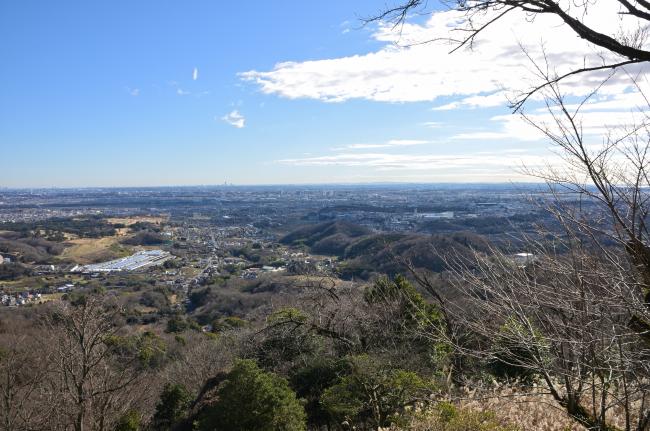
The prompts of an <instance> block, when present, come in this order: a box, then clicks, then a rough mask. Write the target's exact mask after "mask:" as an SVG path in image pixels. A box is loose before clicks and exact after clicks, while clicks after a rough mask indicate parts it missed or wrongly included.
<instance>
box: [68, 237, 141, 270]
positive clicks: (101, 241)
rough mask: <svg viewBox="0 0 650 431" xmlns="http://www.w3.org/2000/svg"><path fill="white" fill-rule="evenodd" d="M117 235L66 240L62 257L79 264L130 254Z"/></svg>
mask: <svg viewBox="0 0 650 431" xmlns="http://www.w3.org/2000/svg"><path fill="white" fill-rule="evenodd" d="M118 241H119V238H118V237H117V236H108V237H104V238H77V239H73V240H70V241H67V242H66V245H68V246H69V247H66V249H65V250H64V251H63V253H61V258H63V259H70V260H72V261H74V262H75V263H78V264H82V265H85V264H89V263H95V262H101V261H106V260H111V259H116V258H118V257H123V256H125V255H127V254H129V252H130V251H129V249H128V248H126V247H124V246H122V245H121V244H119V242H118Z"/></svg>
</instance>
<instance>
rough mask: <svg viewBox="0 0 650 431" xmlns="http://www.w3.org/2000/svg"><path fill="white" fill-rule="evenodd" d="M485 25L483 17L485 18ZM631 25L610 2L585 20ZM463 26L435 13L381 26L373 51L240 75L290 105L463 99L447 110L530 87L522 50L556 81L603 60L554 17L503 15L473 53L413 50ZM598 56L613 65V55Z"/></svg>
mask: <svg viewBox="0 0 650 431" xmlns="http://www.w3.org/2000/svg"><path fill="white" fill-rule="evenodd" d="M563 1H568V0H563ZM579 9H580V8H579V7H572V8H571V11H572V13H574V14H575V15H579V14H580V13H581V11H580V10H579ZM612 17H616V19H612ZM489 18H490V16H489V15H486V16H485V17H484V19H486V20H487V19H489ZM632 19H633V18H629V17H627V16H624V15H623V16H622V15H619V14H618V8H617V2H612V1H610V2H602V4H601V3H599V5H598V8H590V9H589V13H588V14H587V16H586V20H587V22H594V23H596V24H597V25H598V27H599V28H602V29H604V30H605V31H606V32H607V33H609V34H611V35H616V34H618V33H620V31H621V29H625V28H626V25H629V23H630V22H631V21H630V20H632ZM463 20H464V17H463V15H462V14H460V13H458V12H456V11H444V12H436V13H433V14H432V15H431V17H430V18H429V19H428V21H427V22H426V23H425V24H422V25H420V24H406V25H404V26H403V27H400V28H399V29H393V28H392V26H389V25H384V26H380V27H379V29H378V30H377V31H376V32H375V34H374V35H373V37H374V38H375V39H376V40H378V41H381V42H385V43H386V44H385V45H384V47H383V48H381V49H379V50H377V51H375V52H371V53H368V54H364V55H353V56H348V57H342V58H332V59H322V60H312V61H302V62H300V61H289V62H282V63H278V64H276V65H275V67H274V68H273V69H272V70H270V71H255V70H252V71H248V72H243V73H241V74H240V76H241V78H242V79H244V80H247V81H250V82H254V83H256V84H257V85H259V87H260V89H261V91H262V92H264V93H267V94H276V95H279V96H282V97H286V98H291V99H296V98H309V99H318V100H322V101H326V102H342V101H346V100H350V99H366V100H373V101H380V102H421V101H435V100H436V99H438V98H439V97H456V98H461V100H459V101H458V102H457V104H456V105H449V106H446V107H445V108H446V109H455V108H457V107H485V106H497V105H505V104H506V97H505V95H506V94H514V93H516V92H517V91H520V90H524V89H526V88H529V87H530V86H531V85H534V84H535V83H536V81H533V80H530V79H529V80H526V79H525V77H531V76H532V75H531V68H532V64H531V63H530V62H529V61H528V60H527V58H526V55H525V54H524V53H523V52H522V50H521V46H523V47H525V48H526V49H527V51H528V53H529V54H530V55H531V57H532V58H535V59H537V60H539V61H541V59H542V58H543V56H544V52H543V49H542V44H543V46H544V50H545V51H546V52H547V53H548V55H547V58H548V59H549V60H550V62H551V63H552V64H551V67H552V68H554V69H555V70H556V72H557V73H559V74H561V73H564V72H566V71H568V70H571V69H573V68H576V67H581V66H583V65H587V66H590V65H599V64H601V62H602V57H601V56H600V55H599V54H602V53H601V52H599V51H598V50H597V49H595V48H594V47H592V46H590V45H588V44H587V42H585V41H583V40H582V39H580V38H578V37H576V35H575V34H574V33H573V32H572V31H571V30H570V29H568V28H567V26H566V25H561V23H560V22H559V19H558V18H557V17H553V16H544V15H539V16H536V18H535V20H530V19H527V17H526V15H524V14H522V13H517V12H512V13H510V14H508V15H506V16H505V17H504V18H503V19H502V20H501V21H500V22H499V23H498V24H496V25H493V26H489V27H488V28H487V29H486V30H485V31H484V32H482V33H481V35H480V36H479V38H478V39H477V41H476V43H475V45H474V49H473V50H470V49H461V50H458V51H457V52H455V53H453V54H449V51H450V50H451V49H452V48H454V47H455V46H456V45H455V44H452V43H449V42H431V43H426V44H418V42H422V41H426V40H432V39H448V38H458V37H459V32H454V27H458V25H459V23H462V22H463ZM628 28H630V29H633V28H632V27H628ZM585 53H587V55H586V56H585ZM603 55H605V58H611V55H608V54H603ZM621 75H622V74H621ZM605 76H607V72H605V73H602V72H601V73H593V74H591V75H590V76H589V77H587V76H585V75H581V76H578V77H574V78H572V79H569V80H567V81H566V89H567V91H568V92H569V93H570V94H574V95H586V94H588V93H589V92H590V91H591V90H592V89H593V87H594V84H595V83H597V82H598V80H599V79H602V78H604V77H605ZM629 82H630V81H629V79H628V78H627V77H626V76H616V77H614V78H613V79H611V80H610V81H609V83H608V84H607V86H606V87H605V88H603V89H602V91H603V93H605V94H609V95H615V94H619V93H621V92H623V91H624V89H625V88H627V87H629ZM452 103H453V102H452ZM439 109H443V107H440V108H439Z"/></svg>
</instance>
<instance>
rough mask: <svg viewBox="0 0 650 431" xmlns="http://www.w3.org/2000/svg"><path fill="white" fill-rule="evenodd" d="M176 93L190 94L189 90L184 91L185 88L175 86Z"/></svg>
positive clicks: (181, 94)
mask: <svg viewBox="0 0 650 431" xmlns="http://www.w3.org/2000/svg"><path fill="white" fill-rule="evenodd" d="M176 94H178V95H179V96H187V95H189V94H190V92H189V91H185V90H183V89H182V88H177V89H176Z"/></svg>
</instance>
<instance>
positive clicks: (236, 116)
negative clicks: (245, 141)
mask: <svg viewBox="0 0 650 431" xmlns="http://www.w3.org/2000/svg"><path fill="white" fill-rule="evenodd" d="M221 119H222V120H223V121H225V122H226V123H228V124H230V125H231V126H234V127H236V128H238V129H243V128H244V125H245V123H246V118H244V116H243V115H242V114H240V113H239V111H237V110H236V109H235V110H233V111H231V112H230V113H229V114H226V115H224V116H223V117H221Z"/></svg>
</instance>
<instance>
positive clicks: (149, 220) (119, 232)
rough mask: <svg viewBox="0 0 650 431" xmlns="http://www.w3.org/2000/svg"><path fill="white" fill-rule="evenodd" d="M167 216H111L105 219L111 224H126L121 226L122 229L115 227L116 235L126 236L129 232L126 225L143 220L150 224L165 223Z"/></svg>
mask: <svg viewBox="0 0 650 431" xmlns="http://www.w3.org/2000/svg"><path fill="white" fill-rule="evenodd" d="M168 219H169V217H162V216H161V217H154V216H137V217H112V218H107V219H106V221H107V222H108V223H113V224H117V223H120V224H123V225H125V226H127V228H122V229H117V236H126V235H127V234H128V233H129V229H128V226H131V225H132V224H135V223H138V222H144V223H152V224H161V223H165V222H166V221H167V220H168Z"/></svg>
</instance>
